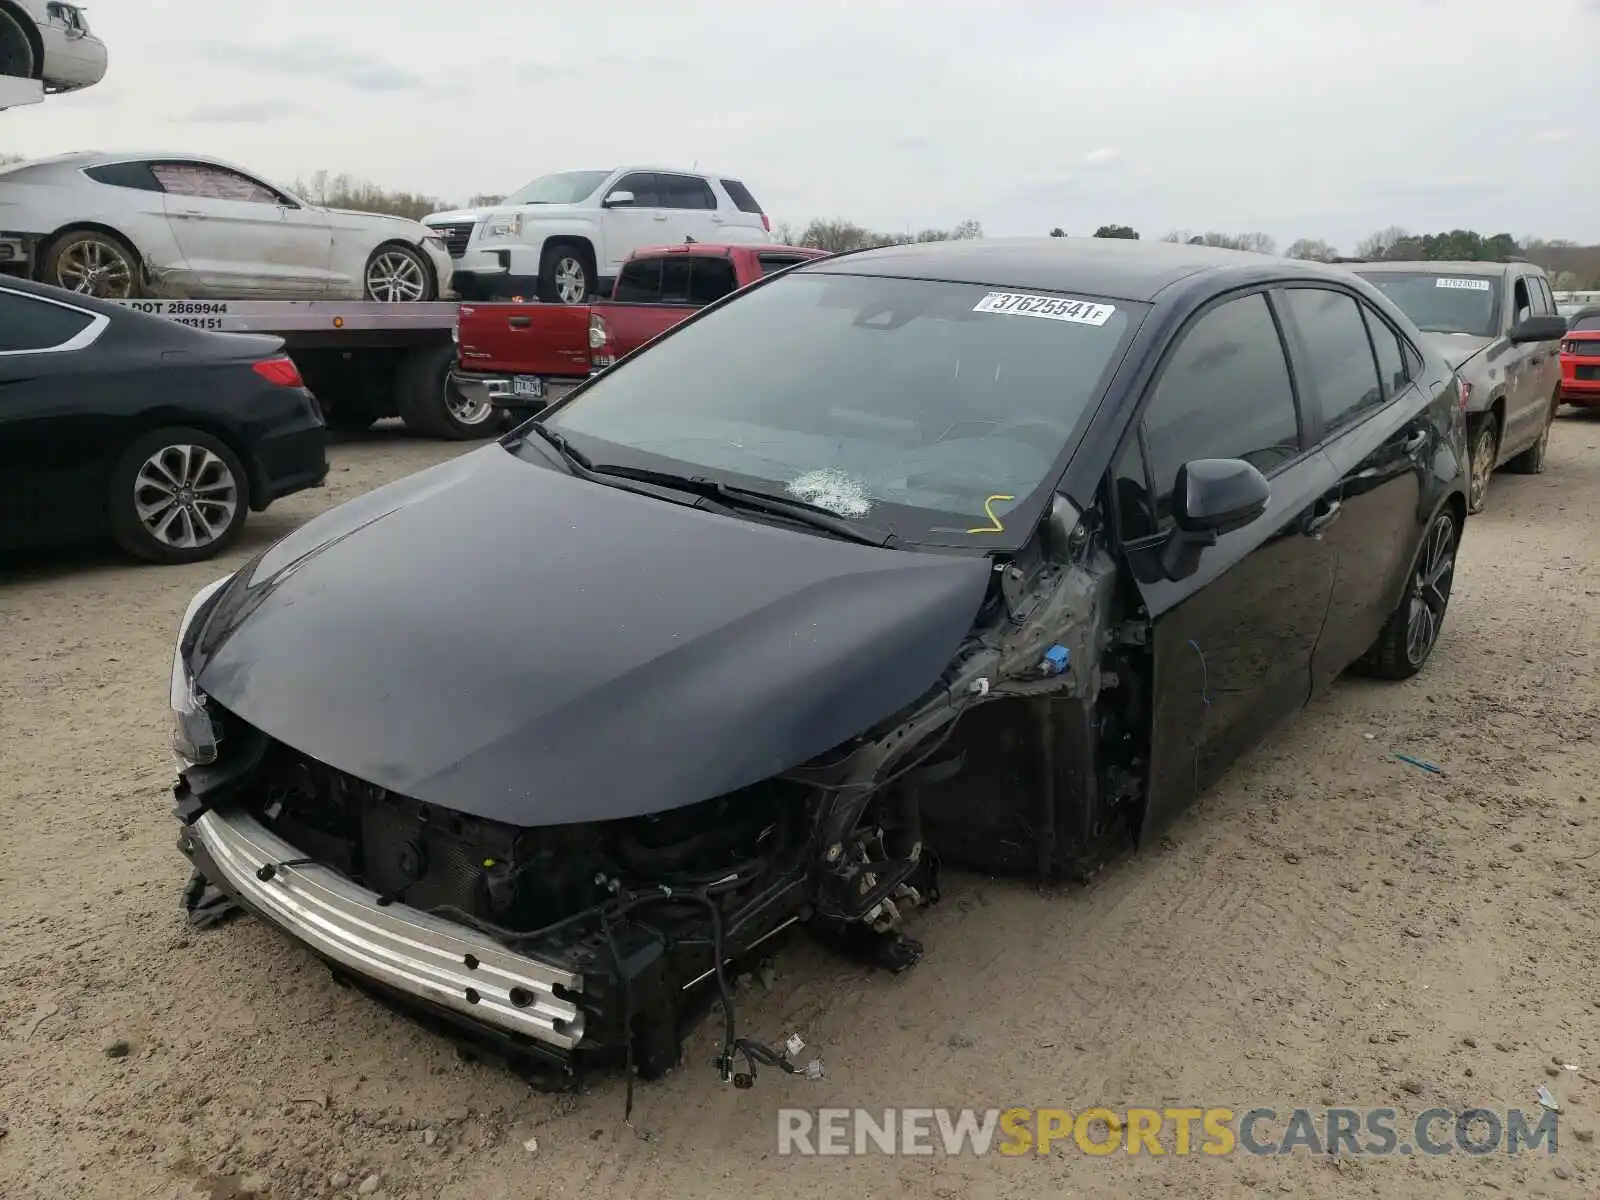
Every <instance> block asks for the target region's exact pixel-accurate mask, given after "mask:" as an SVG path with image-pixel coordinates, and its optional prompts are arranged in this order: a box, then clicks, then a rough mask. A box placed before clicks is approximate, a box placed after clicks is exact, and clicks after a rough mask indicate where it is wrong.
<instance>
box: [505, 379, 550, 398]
mask: <svg viewBox="0 0 1600 1200" xmlns="http://www.w3.org/2000/svg"><path fill="white" fill-rule="evenodd" d="M511 394H512V395H513V396H527V397H529V398H531V399H534V400H542V399H544V380H543V379H540V378H539V377H538V376H537V375H518V376H517V377H516V378H515V379H513V380H512V381H511Z"/></svg>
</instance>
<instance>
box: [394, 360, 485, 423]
mask: <svg viewBox="0 0 1600 1200" xmlns="http://www.w3.org/2000/svg"><path fill="white" fill-rule="evenodd" d="M455 361H456V351H455V347H454V346H438V347H435V348H433V349H431V350H413V351H412V352H411V353H410V354H408V355H406V357H405V359H404V360H403V361H402V362H401V363H400V370H399V371H398V372H397V373H396V376H395V382H394V392H395V402H396V404H397V406H398V407H399V409H400V416H401V418H402V419H403V420H404V421H405V423H406V428H407V429H410V430H412V431H414V432H416V433H421V434H427V435H428V436H430V437H439V438H448V439H449V440H451V441H456V442H466V441H471V440H472V439H474V438H486V437H492V436H494V434H495V433H497V432H498V431H499V428H500V410H499V409H498V408H496V407H495V406H494V405H492V404H488V403H485V402H478V401H473V400H468V399H467V398H466V397H465V396H463V395H462V394H461V393H460V392H459V391H458V390H457V389H456V386H455V384H454V383H452V382H451V380H450V370H451V368H452V367H454V366H455Z"/></svg>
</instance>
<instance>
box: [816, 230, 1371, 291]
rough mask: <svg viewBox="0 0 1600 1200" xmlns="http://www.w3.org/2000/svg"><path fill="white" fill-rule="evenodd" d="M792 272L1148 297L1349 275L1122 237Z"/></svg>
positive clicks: (1014, 243) (1005, 242) (908, 249)
mask: <svg viewBox="0 0 1600 1200" xmlns="http://www.w3.org/2000/svg"><path fill="white" fill-rule="evenodd" d="M794 271H795V272H797V273H811V274H830V275H878V276H888V277H891V278H902V279H938V280H944V281H946V282H950V283H972V284H983V285H987V286H990V287H1003V288H1038V289H1040V290H1043V291H1053V292H1080V293H1087V294H1089V295H1096V296H1112V297H1116V298H1118V299H1122V300H1132V301H1137V302H1140V303H1150V302H1152V301H1154V300H1155V299H1156V297H1157V296H1158V295H1160V293H1161V292H1162V291H1164V290H1165V289H1166V288H1168V287H1171V286H1172V285H1173V284H1175V283H1178V282H1179V281H1181V280H1185V279H1190V278H1192V277H1195V276H1199V275H1205V274H1217V273H1222V274H1227V275H1238V276H1240V282H1245V281H1246V280H1247V279H1249V278H1252V277H1256V276H1261V275H1268V274H1270V275H1272V276H1275V277H1278V278H1283V277H1302V278H1307V279H1322V280H1334V281H1338V280H1344V281H1348V280H1349V275H1348V274H1346V273H1344V272H1342V271H1339V270H1338V269H1337V268H1332V267H1326V266H1323V265H1322V264H1320V263H1313V262H1305V261H1301V260H1299V259H1286V258H1278V257H1276V256H1273V255H1267V254H1256V253H1253V252H1251V251H1247V250H1224V249H1221V248H1218V247H1215V246H1191V245H1188V244H1187V243H1174V242H1142V241H1133V240H1129V239H1123V238H1049V237H1045V238H988V239H982V240H975V241H966V240H962V241H955V240H952V241H943V242H917V243H913V244H909V245H904V246H885V247H881V248H877V249H872V250H859V251H855V252H853V253H849V254H842V255H836V256H834V257H831V258H827V259H823V260H821V261H819V262H815V263H806V264H803V265H801V266H798V267H795V268H794Z"/></svg>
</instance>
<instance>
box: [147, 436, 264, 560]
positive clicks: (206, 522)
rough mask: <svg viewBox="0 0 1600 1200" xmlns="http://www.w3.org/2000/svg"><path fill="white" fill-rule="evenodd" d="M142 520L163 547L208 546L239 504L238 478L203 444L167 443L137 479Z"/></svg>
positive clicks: (155, 454) (219, 534)
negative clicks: (168, 444) (172, 444)
mask: <svg viewBox="0 0 1600 1200" xmlns="http://www.w3.org/2000/svg"><path fill="white" fill-rule="evenodd" d="M133 503H134V509H135V511H136V512H137V513H138V517H139V523H140V524H141V525H143V526H144V528H145V531H146V532H147V533H148V534H149V535H150V536H151V537H153V538H154V539H155V540H156V541H158V542H160V543H161V544H162V545H164V546H171V547H173V548H174V549H178V550H192V549H199V548H200V547H202V546H209V545H210V544H211V543H212V542H214V541H216V540H217V539H218V538H220V537H221V536H222V535H223V534H224V533H226V532H227V530H228V527H229V525H231V524H232V522H233V517H234V513H235V512H237V511H238V508H239V483H238V480H236V479H234V477H233V472H232V471H231V470H230V469H229V468H228V464H227V463H225V462H223V461H222V459H220V458H218V457H217V456H216V455H215V454H213V453H212V452H211V451H210V450H207V449H206V448H205V447H204V446H190V445H182V446H165V447H163V448H162V449H160V450H157V451H156V452H155V453H154V454H152V455H151V456H150V457H149V458H147V459H145V460H144V464H143V465H142V466H140V468H139V472H138V474H137V475H135V476H134V481H133Z"/></svg>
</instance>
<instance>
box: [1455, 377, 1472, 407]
mask: <svg viewBox="0 0 1600 1200" xmlns="http://www.w3.org/2000/svg"><path fill="white" fill-rule="evenodd" d="M1456 390H1457V391H1459V392H1460V393H1461V411H1462V412H1465V411H1466V409H1467V405H1468V404H1470V403H1471V402H1472V385H1471V384H1470V383H1468V382H1467V381H1466V380H1465V379H1462V378H1461V377H1460V376H1459V375H1458V376H1456Z"/></svg>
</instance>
